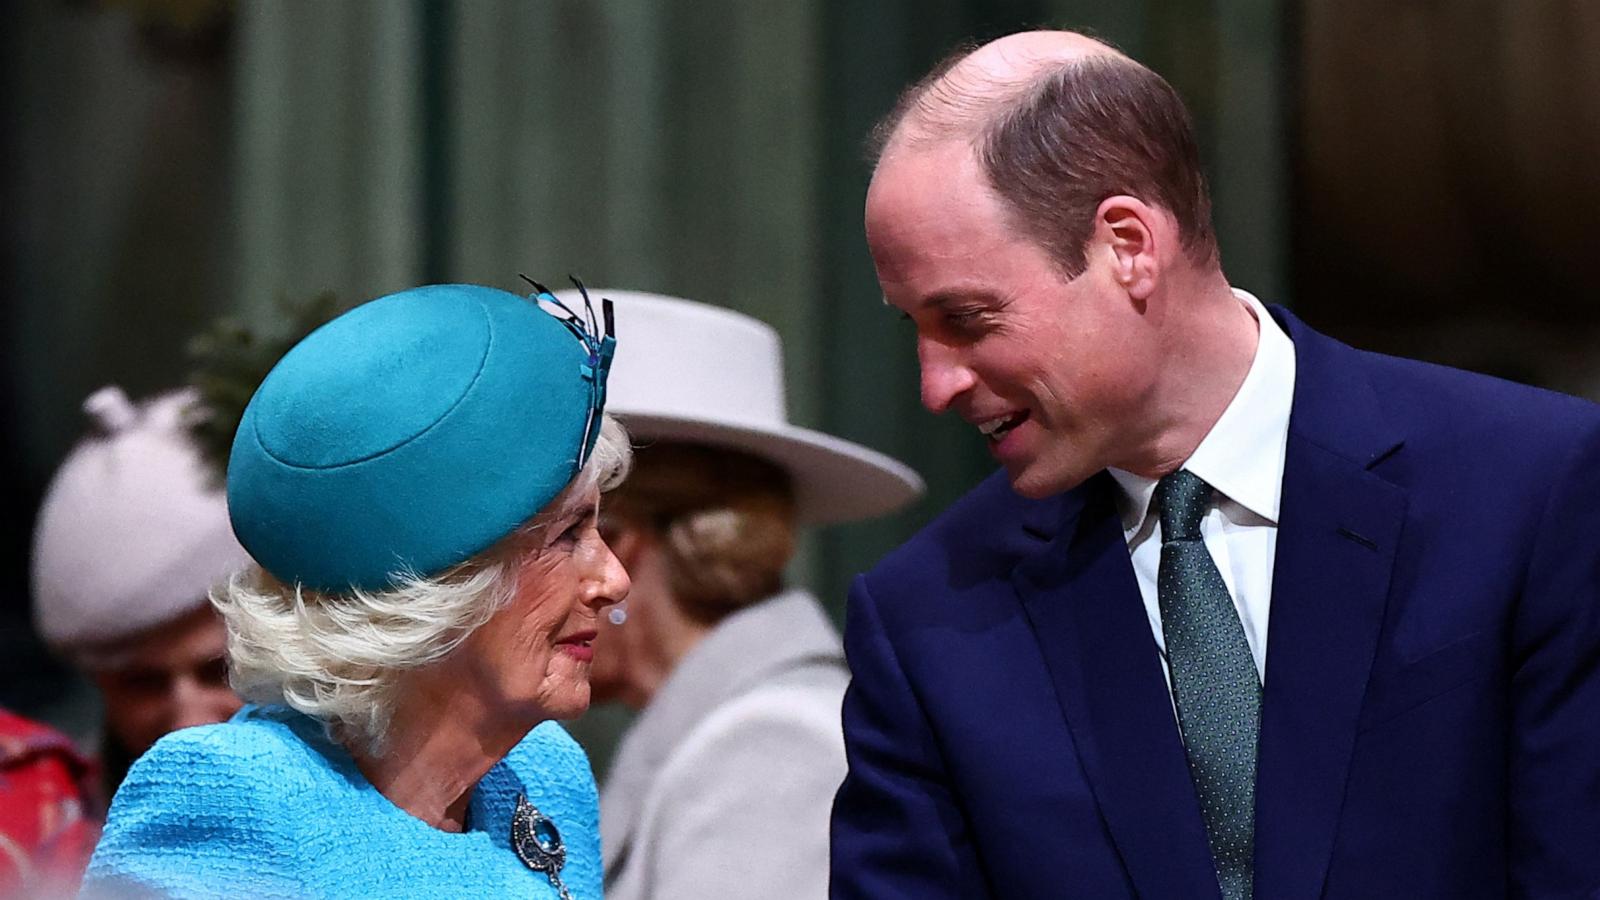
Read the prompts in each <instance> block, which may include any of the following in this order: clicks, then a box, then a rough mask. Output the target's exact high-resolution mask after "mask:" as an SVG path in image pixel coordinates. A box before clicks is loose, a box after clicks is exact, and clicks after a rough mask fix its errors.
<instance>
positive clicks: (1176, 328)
mask: <svg viewBox="0 0 1600 900" xmlns="http://www.w3.org/2000/svg"><path fill="white" fill-rule="evenodd" d="M1175 289H1176V290H1182V291H1184V293H1182V294H1179V295H1177V296H1175V297H1173V299H1171V300H1169V301H1168V307H1167V308H1168V309H1169V310H1170V313H1169V314H1170V316H1171V321H1170V322H1169V323H1168V328H1167V333H1168V335H1169V341H1168V346H1167V349H1166V358H1165V359H1164V360H1163V362H1162V371H1163V377H1162V379H1161V382H1160V383H1159V384H1158V385H1157V387H1156V396H1155V397H1154V398H1153V399H1152V402H1151V404H1150V409H1151V410H1152V417H1151V419H1150V421H1149V422H1148V435H1149V437H1148V439H1147V440H1146V441H1145V442H1143V443H1142V444H1141V447H1140V449H1139V452H1138V454H1137V456H1136V457H1134V458H1131V459H1129V460H1128V461H1127V463H1126V464H1124V465H1119V466H1117V468H1120V469H1125V470H1127V471H1129V472H1132V473H1134V474H1135V475H1141V476H1144V477H1146V478H1160V477H1162V476H1163V475H1167V474H1168V473H1171V472H1173V471H1176V470H1177V469H1178V468H1179V467H1180V466H1182V465H1183V462H1184V460H1186V459H1188V458H1189V457H1190V456H1191V455H1192V454H1193V453H1194V451H1195V448H1196V447H1198V446H1200V442H1201V441H1202V440H1204V439H1205V436H1206V435H1207V434H1208V433H1210V431H1211V429H1212V427H1213V426H1215V425H1216V423H1217V420H1218V419H1219V418H1221V417H1222V413H1223V411H1224V410H1226V409H1227V408H1228V404H1229V403H1230V402H1232V400H1233V398H1234V395H1235V394H1237V393H1238V392H1239V387H1240V385H1242V384H1244V379H1245V376H1246V375H1247V374H1249V372H1250V364H1251V362H1252V361H1254V359H1255V354H1256V344H1257V342H1258V340H1259V339H1260V323H1259V322H1257V321H1256V319H1255V316H1254V315H1253V314H1252V313H1251V311H1250V308H1249V307H1248V306H1247V305H1245V304H1244V303H1243V302H1241V301H1240V300H1239V298H1238V297H1236V296H1234V294H1233V290H1232V288H1231V287H1230V286H1229V285H1228V282H1227V281H1226V280H1225V279H1224V278H1223V277H1222V274H1221V273H1220V272H1217V273H1215V275H1214V276H1213V277H1206V278H1201V279H1196V281H1195V283H1194V284H1193V285H1192V287H1191V286H1188V285H1181V284H1180V285H1177V286H1175Z"/></svg>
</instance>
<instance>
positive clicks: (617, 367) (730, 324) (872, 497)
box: [561, 289, 923, 524]
mask: <svg viewBox="0 0 1600 900" xmlns="http://www.w3.org/2000/svg"><path fill="white" fill-rule="evenodd" d="M589 294H590V296H593V297H606V298H609V299H611V300H612V301H614V302H615V303H616V322H617V358H616V360H615V361H614V362H613V363H612V366H611V379H610V381H609V382H608V385H607V389H606V412H608V413H611V414H612V415H614V416H616V417H617V418H618V419H621V420H622V422H623V424H625V425H627V426H628V431H629V432H630V433H631V434H632V435H633V437H634V439H635V442H636V443H638V444H640V445H642V446H648V444H649V442H650V441H652V440H672V441H687V442H692V443H698V444H708V445H711V446H718V447H728V448H731V449H735V450H742V451H744V452H746V453H750V454H753V455H755V456H759V457H761V458H763V459H766V460H768V461H769V462H773V463H776V464H777V465H779V466H782V467H783V468H784V469H785V470H787V471H788V473H789V475H790V477H792V478H793V479H794V489H795V503H796V514H797V516H798V518H799V520H800V521H802V522H808V523H814V524H826V523H831V522H848V521H852V520H855V519H865V518H868V517H871V516H876V515H881V514H883V513H887V512H891V511H893V510H895V509H897V508H899V507H901V506H904V505H905V504H907V503H909V502H911V501H912V500H915V499H916V498H917V497H919V496H921V495H922V490H923V485H922V479H921V478H920V477H919V476H918V475H917V473H916V472H915V471H913V470H912V469H911V467H909V466H907V465H905V464H904V463H902V462H899V461H898V460H895V459H893V458H891V457H888V456H885V455H884V454H882V453H879V452H877V451H876V450H869V449H868V448H866V447H863V446H861V445H860V444H855V443H851V442H850V441H846V440H843V439H841V438H836V437H834V436H832V435H828V434H823V433H822V432H819V431H812V430H811V429H808V428H801V427H799V426H797V425H791V424H790V423H789V416H788V412H787V408H786V404H785V399H784V398H785V393H784V383H783V349H782V344H781V342H780V341H779V338H778V333H777V332H776V331H775V330H773V329H772V327H771V326H769V325H767V324H766V323H765V322H762V321H760V320H758V319H753V318H751V317H749V316H746V315H743V314H741V313H736V312H733V311H732V310H728V309H723V308H720V307H716V306H708V305H706V304H704V303H696V302H693V301H691V300H682V299H679V298H677V297H666V296H662V295H659V294H647V293H640V292H637V291H611V290H593V289H591V290H590V292H589ZM561 296H562V299H563V300H567V301H569V302H570V298H571V297H572V296H573V295H571V293H570V292H563V294H562V295H561Z"/></svg>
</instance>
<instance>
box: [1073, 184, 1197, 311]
mask: <svg viewBox="0 0 1600 900" xmlns="http://www.w3.org/2000/svg"><path fill="white" fill-rule="evenodd" d="M1170 220H1171V216H1168V215H1165V214H1163V213H1162V211H1161V210H1159V209H1157V208H1155V207H1153V206H1151V205H1149V204H1148V203H1145V202H1144V201H1143V200H1140V199H1138V198H1136V197H1129V196H1127V195H1125V194H1117V195H1114V196H1111V197H1107V198H1106V199H1104V200H1102V201H1100V206H1099V208H1098V209H1096V210H1095V219H1094V231H1095V239H1096V242H1097V243H1099V244H1101V245H1102V246H1103V247H1104V248H1105V249H1106V251H1107V252H1108V253H1109V255H1110V260H1111V267H1112V268H1111V272H1112V277H1113V278H1114V279H1115V280H1116V282H1117V283H1118V284H1120V285H1122V287H1123V289H1124V290H1126V291H1127V292H1128V296H1130V297H1132V298H1133V299H1134V300H1136V301H1139V302H1143V301H1144V300H1146V299H1148V298H1149V297H1150V295H1151V294H1153V293H1155V290H1156V286H1157V283H1158V282H1159V281H1160V278H1161V273H1162V271H1163V270H1164V269H1165V267H1166V266H1165V264H1166V260H1167V256H1168V255H1170V253H1171V251H1172V247H1171V243H1172V241H1173V240H1175V239H1176V237H1177V232H1176V228H1175V225H1174V224H1173V223H1172V222H1171V221H1170Z"/></svg>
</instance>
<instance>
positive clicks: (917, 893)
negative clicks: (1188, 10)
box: [832, 32, 1600, 900]
mask: <svg viewBox="0 0 1600 900" xmlns="http://www.w3.org/2000/svg"><path fill="white" fill-rule="evenodd" d="M880 133H881V134H882V136H883V137H882V150H881V154H880V156H879V162H878V165H877V169H876V172H875V174H874V177H873V181H872V185H871V188H870V190H869V192H868V197H867V207H866V220H867V237H868V243H869V244H870V246H871V249H872V254H873V259H874V262H875V263H876V266H877V271H878V277H879V280H880V282H881V284H882V287H883V292H884V296H885V298H886V301H887V302H888V303H889V304H890V305H891V306H893V307H895V308H896V309H897V310H899V311H900V312H902V313H904V314H905V315H906V316H907V317H908V318H909V319H910V320H911V321H912V322H913V323H914V325H915V328H916V341H917V353H918V359H919V361H920V364H921V372H922V383H921V387H922V402H923V404H924V405H926V406H927V407H928V408H929V409H931V410H933V411H934V412H943V411H946V410H951V411H954V412H955V413H956V414H957V415H960V416H961V417H962V418H964V419H966V420H967V421H968V422H970V423H972V424H973V425H974V426H976V427H977V429H978V430H979V431H980V432H981V433H982V434H983V435H984V436H985V437H986V439H987V440H988V442H989V446H990V448H991V450H992V451H993V453H994V455H995V457H996V458H997V459H998V460H999V462H1000V463H1001V465H1002V466H1003V468H1004V472H1003V474H998V475H996V476H995V477H993V478H990V479H989V480H987V481H985V482H984V483H983V484H981V485H979V486H978V487H977V488H976V489H975V490H973V491H972V492H971V493H970V494H968V495H967V496H966V497H965V498H964V499H962V500H961V501H960V502H958V503H957V504H956V505H955V506H953V507H952V508H951V509H949V510H948V511H946V512H945V513H944V514H943V515H941V516H940V517H939V518H938V519H937V520H936V521H934V522H933V523H932V524H931V525H930V526H928V527H927V528H926V529H925V530H924V531H922V532H921V533H920V534H919V535H917V536H916V537H915V538H913V539H912V540H911V541H910V542H909V543H907V544H906V545H905V546H903V547H901V548H900V549H899V550H897V551H896V552H894V553H893V554H891V555H890V556H889V557H888V558H887V559H885V560H884V561H883V562H882V563H881V564H880V565H879V566H878V567H877V568H876V569H874V570H873V571H872V572H870V573H868V574H867V575H865V576H862V577H861V578H859V579H858V580H857V581H856V582H855V584H854V586H853V587H852V591H851V596H850V603H849V613H848V623H847V630H846V638H845V642H846V649H847V653H848V655H849V659H850V664H851V667H852V669H853V672H854V682H853V684H852V686H851V688H850V691H849V694H848V695H847V697H846V699H845V705H844V726H845V734H846V744H847V749H848V755H849V763H850V773H849V776H848V777H847V778H846V780H845V782H844V785H843V786H842V787H841V789H840V791H839V795H838V799H837V801H836V804H835V808H834V824H833V861H832V869H833V871H832V876H833V895H834V896H835V897H838V898H858V897H859V898H875V900H876V898H897V897H905V898H916V900H931V898H941V897H952V898H953V897H963V898H965V897H997V898H1007V900H1013V898H1028V897H1080V896H1081V897H1095V898H1101V897H1132V896H1138V897H1148V898H1163V900H1165V898H1187V897H1218V896H1219V895H1220V896H1224V897H1228V898H1238V897H1250V896H1255V897H1259V898H1264V900H1280V898H1311V897H1329V898H1334V897H1349V898H1373V897H1406V898H1435V897H1437V898H1446V897H1448V898H1460V897H1503V896H1519V897H1524V896H1525V897H1592V896H1597V895H1600V408H1597V407H1596V406H1594V405H1592V404H1589V403H1586V402H1584V401H1581V400H1577V399H1574V398H1570V397H1564V396H1560V395H1556V394H1552V393H1547V392H1542V391H1537V390H1533V389H1530V388H1524V387H1518V386H1515V385H1511V384H1508V383H1504V382H1499V381H1495V380H1492V379H1489V378H1485V377H1480V376H1476V375H1470V374H1467V373H1463V372H1458V371H1452V370H1448V369H1444V368H1440V367H1435V366H1430V365H1425V364H1422V363H1417V362H1411V361H1407V360H1401V359H1394V358H1390V357H1384V356H1379V355H1376V354H1371V353H1364V352H1360V351H1357V350H1354V349H1351V348H1349V347H1347V346H1344V345H1343V344H1340V343H1338V342H1336V341H1333V340H1331V339H1329V338H1327V337H1324V336H1322V335H1320V334H1318V333H1316V332H1315V331H1312V330H1311V329H1310V328H1308V327H1307V326H1305V325H1304V324H1302V323H1301V322H1300V321H1299V320H1297V319H1296V318H1294V317H1293V316H1291V315H1290V314H1289V313H1287V312H1285V311H1283V310H1282V309H1279V308H1272V309H1270V310H1269V309H1267V308H1266V307H1264V306H1262V304H1261V303H1259V302H1258V301H1257V300H1256V299H1255V298H1254V297H1251V296H1250V295H1248V294H1245V293H1243V292H1241V291H1237V290H1235V289H1233V288H1232V287H1231V286H1230V285H1229V284H1228V282H1227V280H1226V279H1225V277H1224V275H1223V272H1222V269H1221V267H1220V263H1219V257H1218V251H1217V246H1216V241H1215V238H1214V236H1213V231H1212V227H1211V222H1210V209H1209V200H1208V197H1207V193H1206V188H1205V185H1204V181H1203V178H1202V176H1201V173H1200V166H1199V161H1198V154H1197V152H1196V150H1195V142H1194V139H1193V137H1192V134H1191V126H1190V124H1189V121H1188V116H1187V113H1186V112H1185V111H1184V110H1183V107H1182V104H1181V102H1180V101H1179V99H1178V98H1177V96H1176V94H1175V93H1174V92H1173V91H1172V89H1171V87H1170V86H1168V85H1167V84H1166V82H1165V81H1163V80H1162V79H1161V78H1160V77H1159V76H1157V75H1155V74H1154V73H1152V72H1150V71H1149V70H1148V69H1145V68H1144V67H1142V66H1140V65H1139V64H1137V63H1135V62H1133V61H1132V60H1129V59H1127V58H1126V57H1123V56H1121V55H1120V54H1117V53H1115V52H1114V51H1112V50H1110V49H1109V48H1107V47H1105V46H1104V45H1102V44H1099V43H1097V42H1094V41H1091V40H1089V39H1087V38H1084V37H1081V36H1079V35H1075V34H1071V33H1065V32H1032V33H1025V34H1018V35H1012V36H1009V37H1006V38H1002V39H1000V40H999V41H996V42H994V43H991V44H988V45H986V46H984V47H982V48H980V49H978V50H976V51H973V52H972V53H970V54H969V55H967V56H965V57H962V58H959V59H958V60H956V61H955V62H954V63H953V64H952V65H951V66H947V67H942V68H941V69H939V70H936V71H935V73H934V74H933V75H931V76H929V78H928V79H925V80H924V82H922V83H921V84H919V85H917V86H916V87H914V88H913V89H912V90H911V91H909V92H908V93H907V95H906V96H905V98H904V99H903V100H902V102H901V104H900V107H899V108H898V109H897V110H896V112H895V113H894V114H893V115H892V116H891V117H890V119H889V120H888V121H887V122H886V124H885V127H884V128H883V129H881V132H880ZM1372 208H1373V214H1374V215H1405V210H1403V209H1394V208H1389V207H1386V206H1385V205H1384V203H1383V198H1381V197H1375V198H1372Z"/></svg>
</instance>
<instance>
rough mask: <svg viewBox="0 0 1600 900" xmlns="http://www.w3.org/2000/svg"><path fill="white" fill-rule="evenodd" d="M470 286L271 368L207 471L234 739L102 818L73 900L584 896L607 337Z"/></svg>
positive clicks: (427, 293) (158, 765)
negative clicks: (571, 728) (232, 573)
mask: <svg viewBox="0 0 1600 900" xmlns="http://www.w3.org/2000/svg"><path fill="white" fill-rule="evenodd" d="M545 301H549V302H550V303H553V302H554V298H552V297H550V296H549V295H548V294H547V293H545V292H544V291H543V289H540V295H539V297H538V298H534V299H524V298H521V297H517V296H515V295H512V294H509V293H505V292H502V291H498V290H494V289H490V288H484V287H476V286H470V285H446V286H433V287H424V288H417V289H414V290H408V291H403V292H401V293H398V294H394V295H391V296H388V297H384V298H381V299H379V300H375V301H372V302H370V303H367V304H364V305H362V306H359V307H357V308H355V309H354V310H352V311H350V312H348V313H346V314H344V315H342V316H340V317H339V318H337V319H335V320H333V321H332V322H330V323H329V324H328V325H325V326H323V327H322V328H321V329H319V330H317V331H316V332H314V333H312V334H311V335H310V336H309V337H307V338H306V339H305V340H304V341H302V342H301V343H300V344H298V345H297V346H296V347H295V348H294V349H293V350H291V351H290V352H289V353H288V354H287V355H286V356H285V357H284V358H283V360H282V361H281V362H280V363H279V364H278V365H277V366H276V367H275V368H274V369H273V371H272V372H271V374H269V375H268V376H267V378H266V380H265V381H264V382H263V383H262V385H261V387H260V389H259V390H258V391H257V392H256V394H255V396H254V398H253V399H252V400H251V402H250V405H249V407H247V409H246V411H245V415H244V418H243V420H242V422H241V423H240V427H239V431H238V434H237V437H236V438H235V441H234V447H233V454H232V458H231V459H230V462H229V466H228V502H229V510H230V515H231V517H232V521H233V526H234V531H235V533H236V534H237V535H238V537H239V540H240V542H241V543H242V544H243V545H244V547H245V549H247V550H248V551H249V552H250V555H251V556H252V557H253V559H254V560H255V562H256V564H257V565H256V566H255V567H253V568H251V569H247V570H246V571H245V573H244V574H242V575H240V576H236V577H235V578H234V579H233V581H232V582H231V583H230V584H229V586H228V587H227V588H226V589H224V590H221V591H219V592H218V593H217V595H216V596H215V597H214V598H213V599H214V602H215V604H216V605H217V607H218V609H219V610H220V611H221V613H222V616H223V618H224V619H225V621H226V623H227V627H228V635H229V636H228V653H229V661H230V665H231V677H232V681H233V684H234V686H235V687H236V688H237V689H238V690H239V692H240V693H241V694H242V695H243V696H244V697H245V698H246V699H248V700H250V701H252V702H253V703H259V704H261V705H259V706H247V707H245V709H244V710H243V711H241V712H240V713H239V714H238V715H237V716H235V717H234V718H233V720H232V721H230V722H228V723H226V724H222V725H215V726H208V727H202V728H193V729H188V730H185V731H181V732H178V733H176V734H173V735H169V736H168V737H166V738H164V739H163V740H161V741H160V742H158V743H157V744H156V746H155V747H154V748H153V749H152V750H151V751H150V752H149V753H148V754H146V755H145V756H144V757H143V758H142V759H140V760H139V761H138V762H137V763H136V764H135V765H134V767H133V769H132V771H131V772H130V773H129V775H128V778H127V780H126V781H125V782H124V784H123V787H122V789H121V791H119V792H118V794H117V796H116V798H115V800H114V802H113V804H112V808H111V813H110V817H109V819H108V821H107V824H106V829H105V833H104V837H103V838H102V840H101V843H100V846H99V847H98V848H97V850H96V852H95V857H94V860H93V861H92V863H91V865H90V869H89V873H88V876H87V878H86V890H87V891H88V892H89V893H91V894H96V895H101V894H103V895H110V896H120V895H121V894H122V893H124V892H126V893H132V894H136V895H139V896H144V895H146V894H148V893H155V894H158V895H162V896H179V897H222V896H228V897H241V896H248V897H296V898H302V897H396V896H420V897H425V896H472V897H501V896H518V897H543V896H549V897H557V896H559V897H563V898H569V897H570V898H585V897H590V898H592V897H599V896H600V859H599V839H598V834H597V822H596V815H597V811H596V795H595V787H594V781H593V777H592V775H591V774H590V771H589V766H588V762H587V760H586V758H585V757H584V755H583V753H582V751H581V750H580V749H579V748H578V747H577V745H576V744H575V743H574V742H573V741H572V740H571V739H570V738H569V737H568V736H567V735H566V733H565V732H564V731H562V730H561V728H560V727H559V726H557V725H555V724H553V723H549V724H541V723H548V722H549V720H552V719H561V718H569V717H572V716H576V715H578V714H579V713H581V712H583V710H584V709H585V708H586V707H587V706H588V704H589V663H590V660H591V658H592V652H593V651H592V648H591V641H592V640H593V638H594V636H595V630H596V620H597V617H598V615H599V611H600V610H601V609H602V608H603V607H605V606H607V605H608V604H612V603H615V602H617V601H619V600H621V599H622V597H623V596H624V595H625V594H626V592H627V590H628V586H629V583H628V576H627V574H626V573H625V572H624V571H623V569H622V566H621V565H620V564H619V562H618V561H617V558H616V557H615V556H613V555H612V553H611V550H610V549H609V548H608V547H607V545H606V543H605V542H604V541H603V540H602V539H601V537H600V534H599V531H598V528H597V518H596V517H597V511H598V503H599V497H600V492H601V491H603V490H605V489H607V488H609V487H611V486H612V485H614V484H615V483H616V482H617V481H618V480H620V478H621V477H622V476H623V474H624V472H625V470H626V469H627V467H628V463H629V458H630V457H629V450H628V446H627V440H626V436H625V435H624V433H623V432H622V430H621V428H620V426H617V425H616V424H615V423H613V422H612V421H611V420H609V419H607V418H605V416H604V402H605V382H606V375H607V371H608V369H609V365H610V360H611V353H612V348H613V345H614V341H613V340H612V339H611V337H610V326H609V319H610V316H609V313H610V310H609V307H607V309H606V313H607V315H606V321H607V325H606V327H605V328H604V330H603V332H602V329H601V328H599V327H598V325H597V323H596V322H595V321H594V318H593V316H592V314H591V315H589V316H588V317H587V318H586V319H584V318H579V317H577V316H575V315H572V314H571V313H567V312H565V309H564V308H563V310H562V315H559V316H558V315H554V314H552V312H551V310H550V307H549V306H541V302H545Z"/></svg>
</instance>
